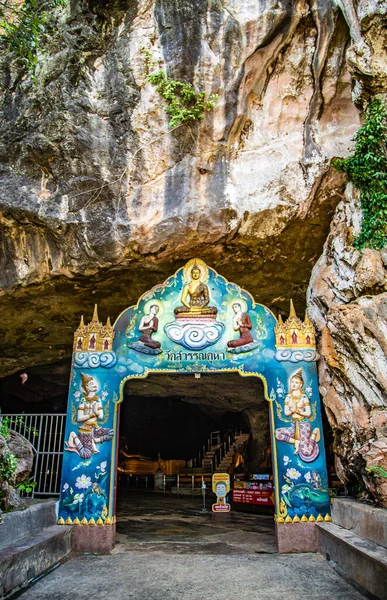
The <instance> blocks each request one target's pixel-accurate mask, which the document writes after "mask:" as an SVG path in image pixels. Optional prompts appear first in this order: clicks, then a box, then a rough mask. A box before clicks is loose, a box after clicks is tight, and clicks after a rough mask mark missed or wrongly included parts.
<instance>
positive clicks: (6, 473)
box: [0, 414, 39, 493]
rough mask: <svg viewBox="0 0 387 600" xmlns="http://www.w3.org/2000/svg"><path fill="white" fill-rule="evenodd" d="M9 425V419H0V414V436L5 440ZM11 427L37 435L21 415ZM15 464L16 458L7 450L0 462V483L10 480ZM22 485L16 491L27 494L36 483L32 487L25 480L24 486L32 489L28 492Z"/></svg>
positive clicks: (30, 483) (29, 481)
mask: <svg viewBox="0 0 387 600" xmlns="http://www.w3.org/2000/svg"><path fill="white" fill-rule="evenodd" d="M10 425H11V420H10V418H9V417H1V414H0V435H2V436H3V437H4V438H5V440H7V439H8V436H9V432H10ZM12 425H13V426H14V427H15V425H21V426H23V427H24V428H25V430H26V431H30V432H31V433H32V435H34V436H36V435H38V433H39V432H38V431H37V429H35V428H34V427H27V426H26V424H25V422H24V417H23V415H20V417H16V419H14V420H13V422H12ZM17 463H18V459H17V457H16V456H15V455H14V454H12V452H10V451H9V450H7V451H6V453H5V457H4V460H3V461H2V462H0V481H9V480H10V479H11V477H12V475H13V474H14V472H15V471H16V468H17ZM24 483H25V482H24ZM23 485H24V484H21V486H19V488H18V489H19V490H22V489H25V491H26V492H27V493H28V491H30V492H32V490H33V488H34V487H35V485H36V482H35V484H34V485H32V482H31V480H27V484H26V485H27V487H31V485H32V488H31V489H30V490H27V488H23V487H22V486H23Z"/></svg>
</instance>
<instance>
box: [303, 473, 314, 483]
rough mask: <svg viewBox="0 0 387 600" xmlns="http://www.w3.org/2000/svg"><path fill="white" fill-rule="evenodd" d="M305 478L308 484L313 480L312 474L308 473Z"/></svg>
mask: <svg viewBox="0 0 387 600" xmlns="http://www.w3.org/2000/svg"><path fill="white" fill-rule="evenodd" d="M304 477H305V481H307V482H308V483H310V480H311V479H312V474H311V472H310V471H308V472H307V473H305V475H304Z"/></svg>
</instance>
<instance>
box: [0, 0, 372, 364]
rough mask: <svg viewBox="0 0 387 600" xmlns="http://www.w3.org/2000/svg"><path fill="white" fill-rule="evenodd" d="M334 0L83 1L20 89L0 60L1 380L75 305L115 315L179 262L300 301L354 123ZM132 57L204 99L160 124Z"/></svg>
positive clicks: (26, 360)
mask: <svg viewBox="0 0 387 600" xmlns="http://www.w3.org/2000/svg"><path fill="white" fill-rule="evenodd" d="M342 4H345V6H341V8H339V7H338V6H337V5H336V3H335V2H333V0H324V1H323V2H320V1H314V0H310V1H308V2H307V1H306V0H281V1H278V0H267V1H265V2H256V1H255V0H254V1H249V0H246V1H244V2H240V1H235V0H179V1H177V0H176V1H171V0H139V1H138V2H137V3H135V2H129V0H126V1H125V0H120V1H118V0H114V1H113V0H111V1H110V2H106V1H103V2H102V0H82V1H77V2H70V3H69V6H68V7H67V9H65V10H63V11H58V12H57V13H56V15H55V18H54V20H53V25H52V27H53V29H52V33H51V34H50V36H49V37H47V38H46V40H45V42H44V43H43V45H42V51H41V54H40V56H39V64H38V66H37V69H36V81H33V80H32V79H31V78H30V77H25V76H21V75H20V73H19V72H18V71H17V69H16V66H15V63H14V62H10V61H9V59H3V65H2V70H3V80H2V81H3V83H2V86H3V95H4V100H3V111H2V120H1V140H2V141H1V143H0V159H1V172H0V177H1V190H0V223H1V224H0V227H1V239H2V242H1V246H2V254H1V256H2V258H1V261H2V264H1V269H0V278H1V288H2V297H1V298H0V305H1V310H2V314H3V315H5V317H6V319H7V320H8V321H9V323H10V325H9V327H6V328H5V331H4V333H3V342H5V344H6V347H7V353H6V359H5V360H4V361H3V373H6V372H12V371H15V370H16V369H18V368H21V367H23V368H25V367H26V366H29V365H32V364H36V363H43V362H46V361H47V360H50V361H52V360H57V359H58V358H61V357H63V356H66V355H67V356H69V354H70V351H71V350H70V345H71V336H72V332H73V330H74V325H75V324H76V323H77V321H78V318H79V314H80V311H81V310H82V311H84V312H86V313H87V312H88V311H89V312H90V313H91V312H92V306H93V303H94V302H98V303H99V305H100V314H101V316H102V317H105V318H106V316H107V315H108V314H110V316H112V317H113V318H114V317H115V316H116V315H117V314H119V312H120V311H121V310H122V309H123V308H124V307H125V306H128V305H129V304H130V303H132V302H135V301H136V300H137V298H138V297H139V295H140V294H141V293H143V292H144V291H146V290H147V289H149V287H151V286H152V285H154V284H156V283H158V282H159V281H162V280H163V279H164V278H165V277H166V276H168V275H169V274H170V273H171V272H173V271H174V270H175V269H176V268H177V267H179V266H181V264H183V262H184V261H185V260H186V259H187V258H189V257H192V256H194V255H200V256H202V258H203V259H205V260H207V262H208V263H209V264H211V266H213V267H215V268H216V269H217V270H218V271H219V272H221V273H222V274H223V275H225V276H226V277H228V279H230V280H234V281H237V282H238V283H239V284H240V285H241V286H244V287H246V288H247V289H249V290H250V291H251V292H252V293H253V294H255V296H256V298H257V299H259V301H260V302H263V303H265V304H267V305H269V306H271V307H272V308H274V309H282V308H285V307H286V308H285V310H287V307H288V299H289V298H290V297H293V298H294V300H295V301H296V306H297V305H298V307H299V308H300V309H302V308H304V294H305V290H306V287H307V283H308V280H309V277H310V272H311V268H312V266H313V264H314V263H315V261H316V260H317V258H318V256H319V255H320V253H321V250H322V246H323V243H324V241H325V238H326V235H327V232H328V228H329V222H330V219H331V216H332V213H333V210H334V208H335V206H336V205H337V203H338V202H339V200H340V199H341V196H342V191H343V185H344V182H343V177H342V175H340V174H337V173H335V172H334V171H333V170H332V169H331V168H330V161H331V159H332V157H334V156H344V155H346V153H347V152H348V147H349V146H350V144H351V138H352V136H353V134H354V133H355V131H356V130H357V128H358V126H359V114H358V110H357V109H356V107H355V105H354V104H353V102H352V99H351V93H352V87H353V80H352V78H351V73H350V70H349V67H350V69H352V70H353V69H354V68H358V64H360V66H362V61H363V62H364V60H366V59H367V56H366V58H365V59H364V47H367V46H364V43H363V38H362V37H360V42H359V40H357V39H355V40H354V41H353V43H352V42H351V35H352V38H354V35H355V34H354V33H353V31H355V33H356V31H357V30H356V27H355V29H354V26H353V24H351V23H352V22H353V19H352V21H351V12H350V10H348V6H346V5H347V4H350V5H352V4H351V3H348V2H347V3H342ZM374 10H377V8H375V9H374ZM352 17H353V15H352ZM346 20H347V22H348V23H349V24H350V25H351V34H350V31H349V28H348V24H347V22H346ZM355 37H356V36H355ZM354 44H355V45H356V44H357V46H356V48H355V46H354ZM354 48H355V49H356V51H355V50H354ZM144 50H146V51H149V52H150V53H151V56H152V60H154V61H155V63H156V66H155V68H160V67H162V68H165V69H166V71H167V72H168V74H169V75H170V76H171V77H172V78H174V79H177V80H182V81H187V82H192V83H193V84H194V85H195V87H196V88H197V89H198V90H204V91H205V92H206V93H207V94H208V95H210V94H211V93H216V94H218V95H219V101H218V105H217V108H216V109H215V110H212V111H211V112H209V113H207V114H206V115H205V118H204V119H203V120H202V121H201V122H199V123H191V124H186V125H182V126H181V127H178V128H177V129H175V130H173V131H171V130H170V129H169V128H168V118H167V115H166V112H165V105H164V101H163V99H162V98H161V97H160V95H159V94H158V92H157V91H156V90H155V87H154V86H153V85H152V84H151V83H149V82H147V79H146V74H145V73H146V61H145V54H144ZM365 54H367V53H365ZM347 56H349V58H351V61H352V62H351V63H350V65H349V67H348V64H349V63H347V61H346V57H347ZM353 65H355V66H353ZM359 94H361V90H360V92H359ZM3 323H4V319H3ZM53 323H55V329H54V328H53Z"/></svg>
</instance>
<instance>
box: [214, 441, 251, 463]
mask: <svg viewBox="0 0 387 600" xmlns="http://www.w3.org/2000/svg"><path fill="white" fill-rule="evenodd" d="M248 439H249V434H248V433H241V434H239V435H237V436H236V438H235V440H234V442H233V444H232V446H231V448H230V450H229V451H228V452H227V453H226V454H225V455H224V456H223V458H222V460H221V462H220V463H219V465H218V466H217V467H216V469H215V472H216V473H228V470H229V468H230V467H231V465H232V461H233V458H234V446H242V445H243V444H244V443H245V442H247V440H248Z"/></svg>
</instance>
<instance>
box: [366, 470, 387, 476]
mask: <svg viewBox="0 0 387 600" xmlns="http://www.w3.org/2000/svg"><path fill="white" fill-rule="evenodd" d="M366 471H367V473H369V474H370V475H373V476H374V477H386V478H387V471H386V469H383V467H366Z"/></svg>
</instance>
